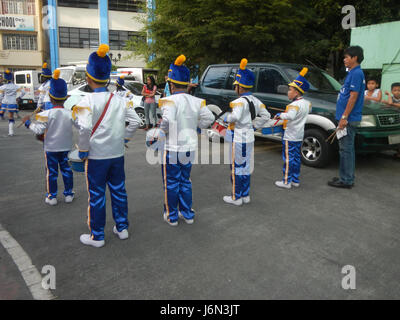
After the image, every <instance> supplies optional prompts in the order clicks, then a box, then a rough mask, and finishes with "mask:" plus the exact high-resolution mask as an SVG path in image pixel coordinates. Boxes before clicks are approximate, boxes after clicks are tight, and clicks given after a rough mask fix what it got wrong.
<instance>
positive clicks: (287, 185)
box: [275, 181, 292, 189]
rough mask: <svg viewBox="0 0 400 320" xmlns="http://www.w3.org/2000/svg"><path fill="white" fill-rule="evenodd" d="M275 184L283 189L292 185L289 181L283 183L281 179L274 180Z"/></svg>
mask: <svg viewBox="0 0 400 320" xmlns="http://www.w3.org/2000/svg"><path fill="white" fill-rule="evenodd" d="M275 185H276V186H277V187H278V188H283V189H290V188H291V187H292V185H291V184H290V183H288V184H285V183H283V181H276V182H275Z"/></svg>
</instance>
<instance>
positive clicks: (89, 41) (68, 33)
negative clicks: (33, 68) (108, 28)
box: [59, 27, 99, 49]
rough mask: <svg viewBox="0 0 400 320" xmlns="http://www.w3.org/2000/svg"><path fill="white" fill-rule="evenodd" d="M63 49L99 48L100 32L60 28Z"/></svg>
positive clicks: (96, 30)
mask: <svg viewBox="0 0 400 320" xmlns="http://www.w3.org/2000/svg"><path fill="white" fill-rule="evenodd" d="M59 39H60V47H61V48H92V49H95V48H97V47H98V46H99V30H98V29H86V28H68V27H59Z"/></svg>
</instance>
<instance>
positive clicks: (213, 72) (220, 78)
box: [203, 67, 230, 89]
mask: <svg viewBox="0 0 400 320" xmlns="http://www.w3.org/2000/svg"><path fill="white" fill-rule="evenodd" d="M229 69H230V67H215V68H210V69H209V70H208V72H207V74H206V76H205V78H204V80H203V84H204V86H205V87H208V88H214V89H222V88H223V87H224V84H225V80H226V77H227V74H228V72H229Z"/></svg>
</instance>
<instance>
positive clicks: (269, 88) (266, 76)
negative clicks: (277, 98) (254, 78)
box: [257, 68, 287, 93]
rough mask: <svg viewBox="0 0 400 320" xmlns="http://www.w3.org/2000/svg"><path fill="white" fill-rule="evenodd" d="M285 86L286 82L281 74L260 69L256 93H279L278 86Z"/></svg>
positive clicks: (276, 71) (269, 69)
mask: <svg viewBox="0 0 400 320" xmlns="http://www.w3.org/2000/svg"><path fill="white" fill-rule="evenodd" d="M281 85H287V81H286V80H285V79H284V78H283V76H282V74H281V73H280V72H279V71H278V70H276V69H271V68H260V72H259V75H258V86H257V92H262V93H279V92H278V86H281Z"/></svg>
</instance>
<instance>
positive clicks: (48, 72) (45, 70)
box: [41, 62, 52, 78]
mask: <svg viewBox="0 0 400 320" xmlns="http://www.w3.org/2000/svg"><path fill="white" fill-rule="evenodd" d="M41 75H42V76H43V77H45V78H51V76H52V73H51V70H50V69H49V68H47V62H45V63H43V66H42V73H41Z"/></svg>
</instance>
